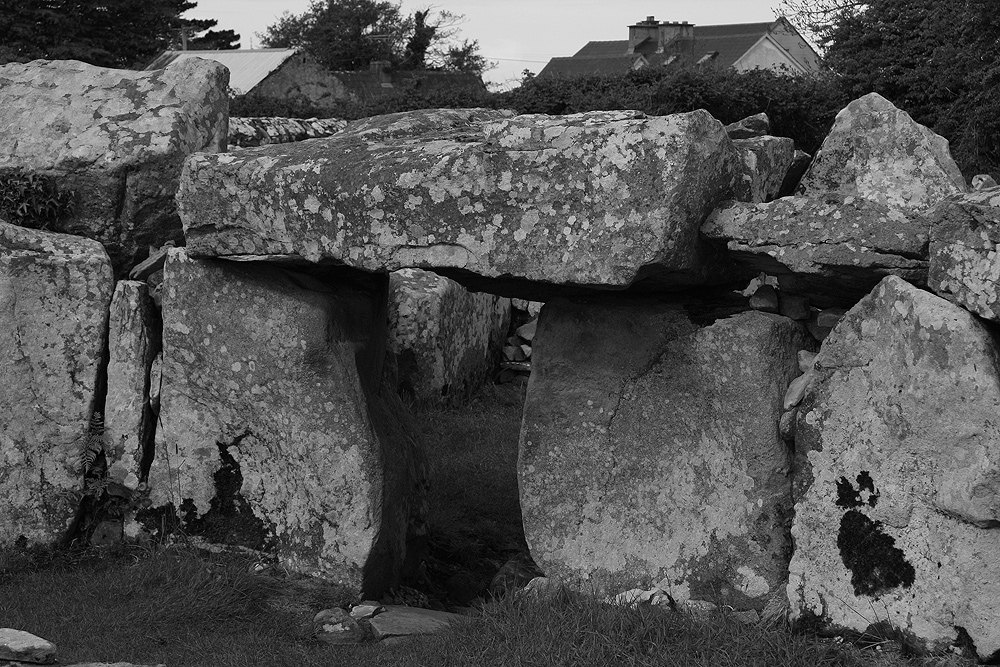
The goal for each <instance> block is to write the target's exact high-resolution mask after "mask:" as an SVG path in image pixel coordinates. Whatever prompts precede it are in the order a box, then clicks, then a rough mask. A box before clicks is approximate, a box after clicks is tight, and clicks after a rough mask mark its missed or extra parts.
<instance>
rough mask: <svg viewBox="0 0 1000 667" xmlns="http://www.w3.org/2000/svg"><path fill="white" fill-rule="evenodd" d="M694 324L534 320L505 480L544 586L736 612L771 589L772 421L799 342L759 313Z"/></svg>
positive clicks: (553, 308)
mask: <svg viewBox="0 0 1000 667" xmlns="http://www.w3.org/2000/svg"><path fill="white" fill-rule="evenodd" d="M704 324H705V323H704V322H702V323H701V324H697V323H696V322H695V321H693V319H692V317H691V316H689V315H688V313H687V312H686V310H685V308H684V307H683V306H681V305H680V304H668V303H663V302H662V301H659V300H653V299H648V300H646V299H631V300H624V299H623V298H616V299H615V300H614V301H613V302H611V301H605V302H591V303H581V302H579V301H575V302H574V301H569V300H562V299H559V300H555V301H551V302H549V303H546V305H545V306H544V307H543V309H542V313H541V316H540V319H539V324H538V329H537V332H536V334H535V338H534V341H533V343H534V346H533V355H532V374H531V379H530V381H529V383H528V393H527V398H526V403H525V408H524V421H523V426H522V430H521V451H520V456H519V462H518V474H519V486H520V490H521V507H522V514H523V519H524V529H525V536H526V538H527V541H528V545H529V547H530V549H531V555H532V558H533V559H534V560H535V562H536V563H538V565H539V566H540V567H541V568H542V569H543V570H544V571H545V573H546V575H547V576H550V577H555V578H558V579H562V580H565V581H567V582H568V583H570V584H571V585H575V586H579V587H581V588H583V589H584V590H596V591H598V592H602V593H610V594H616V593H619V592H622V591H626V590H630V589H635V588H637V587H639V588H643V589H648V588H651V587H652V586H656V587H658V588H660V589H661V590H663V591H664V592H665V593H668V594H669V595H671V597H673V599H674V600H675V601H677V602H686V601H688V600H691V599H700V600H707V601H718V600H723V601H724V602H725V603H726V604H731V605H733V606H735V607H738V608H743V609H746V608H757V609H759V608H761V607H763V606H764V604H765V602H766V601H767V599H768V598H769V597H773V596H774V594H775V592H776V591H780V590H781V589H782V586H783V585H784V582H785V576H786V572H787V570H786V568H787V559H788V551H789V548H790V542H789V536H788V521H789V519H790V511H791V482H790V478H789V471H790V463H791V461H790V455H789V451H788V448H787V447H786V445H785V444H784V443H783V442H782V440H781V438H780V436H779V433H778V419H779V417H780V414H781V401H782V396H783V394H784V392H785V389H786V387H787V385H788V382H789V381H790V380H791V379H792V378H793V377H794V376H795V375H796V374H797V373H798V369H797V362H796V353H797V352H798V350H799V349H802V348H806V347H808V346H809V345H810V343H809V342H808V341H807V338H808V336H807V334H806V333H805V332H804V329H803V328H802V327H801V325H800V324H798V323H796V322H793V321H792V320H789V319H787V318H784V317H780V316H777V315H769V314H765V313H759V312H748V313H742V314H739V315H736V316H734V317H730V318H725V319H721V320H718V321H716V322H714V323H712V324H709V325H707V326H704Z"/></svg>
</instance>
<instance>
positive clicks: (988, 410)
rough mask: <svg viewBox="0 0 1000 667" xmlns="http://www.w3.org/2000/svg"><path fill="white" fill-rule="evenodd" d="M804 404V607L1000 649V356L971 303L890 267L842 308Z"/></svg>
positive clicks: (931, 639) (798, 481)
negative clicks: (960, 303)
mask: <svg viewBox="0 0 1000 667" xmlns="http://www.w3.org/2000/svg"><path fill="white" fill-rule="evenodd" d="M814 372H815V373H816V379H815V380H814V383H813V385H812V389H811V390H810V391H809V392H808V393H807V394H806V397H805V399H804V401H803V403H802V405H801V406H800V408H799V413H798V423H797V426H796V439H795V447H796V456H797V458H798V461H797V471H796V476H795V489H796V491H795V521H794V525H793V528H792V535H793V537H794V539H795V553H794V555H793V556H792V560H791V563H790V566H789V583H788V597H789V600H790V602H791V606H792V613H793V615H794V616H796V617H800V618H801V617H803V616H810V615H816V616H819V617H820V618H822V619H824V620H825V621H826V622H827V623H830V624H832V625H834V626H839V627H843V628H850V629H854V630H862V631H863V630H866V629H867V628H868V626H870V625H876V624H878V623H883V624H885V623H887V624H888V625H889V626H891V627H893V628H896V629H898V630H900V631H903V632H905V633H908V634H910V635H913V636H915V637H917V638H919V639H921V640H924V641H925V642H927V643H928V644H930V645H931V646H933V647H935V648H945V647H946V646H947V645H948V644H949V643H951V642H953V641H955V640H956V639H957V638H961V633H962V632H964V633H967V636H968V637H969V638H971V639H972V641H973V642H974V643H975V646H976V649H977V650H978V652H979V655H980V656H982V657H986V656H989V655H990V654H992V653H994V652H995V651H997V650H998V649H1000V608H998V606H997V600H1000V530H998V529H997V526H1000V463H998V462H1000V424H998V420H997V415H998V414H1000V365H998V354H997V349H996V344H995V342H994V340H993V338H992V336H991V335H990V332H989V331H987V330H986V328H985V327H983V325H982V324H981V323H980V322H978V321H977V320H976V318H975V317H974V316H972V315H971V314H969V313H968V312H967V311H965V310H963V309H961V308H959V307H957V306H955V305H953V304H951V303H949V302H947V301H945V300H944V299H942V298H940V297H938V296H935V295H933V294H930V293H928V292H925V291H922V290H920V289H917V288H915V287H913V286H912V285H909V284H908V283H906V282H905V281H903V280H902V279H900V278H896V277H894V276H890V277H887V278H885V279H884V280H883V281H882V282H881V283H880V284H879V285H878V287H876V289H875V290H873V291H872V293H871V294H870V295H869V296H867V297H865V298H864V299H863V300H862V301H860V302H859V303H858V304H857V305H856V306H855V307H854V308H852V309H851V310H850V311H848V313H847V314H846V315H845V316H844V317H843V319H842V320H841V321H840V323H839V324H838V325H837V327H836V328H835V329H834V330H833V331H832V332H831V334H830V335H829V336H828V337H827V338H826V340H825V341H824V342H823V346H822V348H821V350H820V353H819V355H818V356H817V357H816V360H815V371H814Z"/></svg>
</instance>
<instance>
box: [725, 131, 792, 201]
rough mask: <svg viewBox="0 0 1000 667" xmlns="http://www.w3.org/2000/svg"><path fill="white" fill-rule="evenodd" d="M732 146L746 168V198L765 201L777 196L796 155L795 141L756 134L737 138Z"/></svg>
mask: <svg viewBox="0 0 1000 667" xmlns="http://www.w3.org/2000/svg"><path fill="white" fill-rule="evenodd" d="M733 146H735V147H736V150H737V151H738V152H739V154H740V157H741V158H742V159H743V165H744V166H745V167H746V175H745V176H744V180H745V183H746V186H747V188H748V189H749V190H750V194H749V197H748V200H749V201H751V202H765V201H771V200H772V199H774V198H775V197H777V196H778V191H779V190H780V189H781V184H782V183H783V182H784V180H785V176H786V175H787V174H788V170H789V168H791V166H792V161H793V160H794V158H795V142H794V141H792V140H791V139H789V138H788V137H755V138H751V139H737V140H735V141H733Z"/></svg>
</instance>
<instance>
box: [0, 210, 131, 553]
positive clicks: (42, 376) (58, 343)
mask: <svg viewBox="0 0 1000 667" xmlns="http://www.w3.org/2000/svg"><path fill="white" fill-rule="evenodd" d="M113 288H114V283H113V281H112V276H111V265H110V263H109V261H108V256H107V253H105V252H104V249H103V248H102V247H101V246H100V244H99V243H97V242H95V241H90V240H88V239H82V238H79V237H74V236H68V235H65V234H51V233H47V232H41V231H36V230H32V229H25V228H23V227H17V226H14V225H9V224H7V223H5V222H0V340H2V341H3V343H2V344H0V345H2V347H3V354H2V355H0V413H2V414H3V415H4V418H3V419H0V497H2V498H3V499H4V501H3V502H4V503H5V505H4V508H5V509H4V510H3V511H0V545H10V544H12V543H13V542H14V541H16V540H17V539H18V538H19V537H21V536H23V537H24V538H26V539H27V540H28V542H29V543H51V542H55V541H57V540H58V539H60V538H61V537H62V536H63V534H64V533H65V532H66V529H67V528H68V527H69V524H70V522H71V521H72V519H73V516H74V514H75V512H76V509H77V498H76V496H75V494H76V493H77V492H78V491H80V490H81V487H82V484H83V460H82V455H83V450H84V446H85V444H86V439H87V432H88V428H89V425H90V419H91V413H92V411H93V409H94V396H95V387H96V385H97V381H98V374H99V372H100V365H101V352H102V350H103V347H104V337H105V335H106V332H107V325H108V304H109V303H110V301H111V294H112V290H113Z"/></svg>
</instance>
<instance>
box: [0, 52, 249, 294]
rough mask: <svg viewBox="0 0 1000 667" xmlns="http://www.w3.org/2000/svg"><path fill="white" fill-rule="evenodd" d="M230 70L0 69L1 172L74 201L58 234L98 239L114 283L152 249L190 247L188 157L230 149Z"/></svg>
mask: <svg viewBox="0 0 1000 667" xmlns="http://www.w3.org/2000/svg"><path fill="white" fill-rule="evenodd" d="M228 82H229V70H227V69H226V68H225V67H224V66H223V65H221V64H219V63H217V62H215V61H212V60H201V59H195V58H192V59H188V60H182V61H179V62H176V63H172V64H171V65H170V66H168V67H167V68H166V69H162V70H153V71H149V72H134V71H131V70H116V69H106V68H103V67H94V66H93V65H87V64H85V63H82V62H78V61H75V60H53V61H47V60H35V61H33V62H30V63H27V64H20V63H11V64H8V65H4V66H2V67H0V146H2V148H0V168H23V169H26V170H29V171H34V172H40V173H44V174H51V175H54V176H57V177H58V178H59V181H58V183H59V186H60V189H61V190H62V191H73V192H75V193H76V204H75V211H74V213H73V215H72V216H71V217H70V218H69V219H68V220H67V221H66V222H65V226H64V227H63V228H62V229H60V230H59V231H65V232H67V233H70V234H78V235H80V236H86V237H88V238H92V239H95V240H97V241H100V242H101V243H102V244H103V245H104V247H105V248H106V249H107V251H108V254H109V255H110V256H111V261H112V265H113V266H114V268H115V275H116V276H119V277H120V276H123V275H124V274H125V273H127V272H128V269H129V268H131V267H132V266H133V265H134V264H136V263H137V262H138V261H140V260H142V259H144V258H145V256H146V253H147V252H148V248H149V246H150V245H154V246H160V245H162V244H163V243H164V242H165V241H167V240H174V241H178V242H180V241H182V239H183V235H182V230H181V224H180V220H179V218H178V217H177V211H176V206H175V204H174V194H175V193H176V192H177V183H178V178H179V177H180V172H181V165H182V163H183V162H184V159H185V158H186V157H187V156H188V155H190V154H191V153H194V152H196V151H202V152H204V151H209V152H215V151H224V150H225V149H226V127H227V123H228V114H229V112H228V109H229V101H228V97H227V93H226V87H227V85H228Z"/></svg>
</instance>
